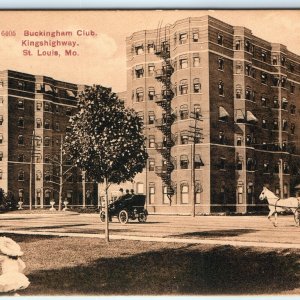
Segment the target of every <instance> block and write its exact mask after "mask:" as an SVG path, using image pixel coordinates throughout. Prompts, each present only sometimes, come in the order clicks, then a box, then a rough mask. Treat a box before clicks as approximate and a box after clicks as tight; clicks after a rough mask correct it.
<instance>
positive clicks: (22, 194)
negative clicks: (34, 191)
mask: <svg viewBox="0 0 300 300" xmlns="http://www.w3.org/2000/svg"><path fill="white" fill-rule="evenodd" d="M19 200H20V201H23V200H24V190H23V189H19Z"/></svg>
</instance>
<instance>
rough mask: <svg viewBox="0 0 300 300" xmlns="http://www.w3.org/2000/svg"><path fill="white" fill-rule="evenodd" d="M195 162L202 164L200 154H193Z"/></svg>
mask: <svg viewBox="0 0 300 300" xmlns="http://www.w3.org/2000/svg"><path fill="white" fill-rule="evenodd" d="M195 162H196V163H201V164H202V165H204V164H203V161H202V159H201V156H200V154H195Z"/></svg>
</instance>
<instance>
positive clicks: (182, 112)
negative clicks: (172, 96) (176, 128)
mask: <svg viewBox="0 0 300 300" xmlns="http://www.w3.org/2000/svg"><path fill="white" fill-rule="evenodd" d="M179 111H180V119H181V120H185V119H188V117H189V111H188V106H187V105H186V104H183V105H181V106H180V110H179Z"/></svg>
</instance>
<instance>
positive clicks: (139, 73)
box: [135, 65, 144, 78]
mask: <svg viewBox="0 0 300 300" xmlns="http://www.w3.org/2000/svg"><path fill="white" fill-rule="evenodd" d="M135 76H136V78H143V76H144V68H143V65H138V66H136V67H135Z"/></svg>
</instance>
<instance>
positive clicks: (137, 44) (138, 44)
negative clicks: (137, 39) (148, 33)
mask: <svg viewBox="0 0 300 300" xmlns="http://www.w3.org/2000/svg"><path fill="white" fill-rule="evenodd" d="M134 47H135V48H140V47H143V43H136V44H135V45H134Z"/></svg>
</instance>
